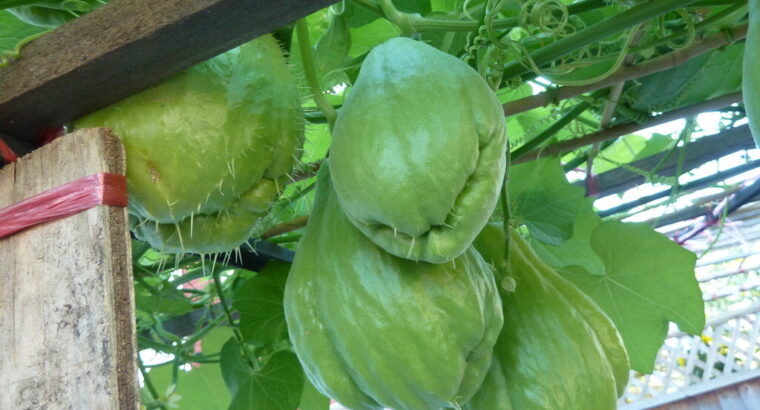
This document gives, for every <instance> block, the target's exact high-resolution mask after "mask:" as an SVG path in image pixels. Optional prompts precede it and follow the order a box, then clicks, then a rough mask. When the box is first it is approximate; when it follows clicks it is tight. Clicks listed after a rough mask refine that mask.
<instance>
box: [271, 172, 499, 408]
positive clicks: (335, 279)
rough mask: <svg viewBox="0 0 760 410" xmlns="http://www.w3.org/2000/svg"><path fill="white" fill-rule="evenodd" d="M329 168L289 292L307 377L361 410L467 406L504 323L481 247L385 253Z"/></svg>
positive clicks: (293, 335) (293, 332) (288, 307)
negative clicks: (435, 258) (430, 254)
mask: <svg viewBox="0 0 760 410" xmlns="http://www.w3.org/2000/svg"><path fill="white" fill-rule="evenodd" d="M326 167H327V165H323V167H322V169H320V170H319V174H318V177H317V178H318V181H317V188H316V197H315V199H314V208H313V212H312V214H311V217H310V218H309V223H308V225H307V227H306V231H305V233H304V235H303V237H302V239H301V242H300V243H299V245H298V249H297V251H296V257H295V260H294V261H293V266H292V267H291V270H290V274H289V276H288V281H287V283H286V286H285V300H284V305H285V317H286V319H287V324H288V334H289V335H290V339H291V341H292V343H293V347H294V350H295V351H296V353H297V355H298V358H299V360H300V361H301V364H302V365H303V367H304V370H305V372H306V375H307V376H308V378H309V380H311V382H312V383H313V384H314V386H316V387H317V389H319V390H320V391H321V392H322V393H323V394H325V395H327V396H329V397H332V398H334V399H336V400H338V401H339V402H340V403H342V404H343V405H345V406H347V407H348V408H351V409H382V408H383V407H390V408H393V409H397V410H404V409H408V410H425V409H431V410H432V409H436V410H437V409H441V408H460V406H461V405H462V404H464V402H466V401H467V399H469V398H470V396H472V395H473V394H474V393H475V391H476V390H477V389H478V387H479V386H480V384H481V382H482V381H483V378H484V377H485V375H486V373H487V371H488V368H489V366H490V364H491V355H492V350H493V345H494V342H495V341H496V338H497V336H498V334H499V331H500V330H501V326H502V311H501V301H500V299H499V296H498V291H497V288H496V283H495V282H494V278H493V273H492V271H491V268H490V266H489V265H488V264H487V263H485V261H484V260H483V258H481V256H480V255H479V254H478V252H477V251H476V250H475V249H474V248H472V247H469V248H468V249H467V250H466V251H465V252H464V253H463V254H462V255H461V256H459V257H458V258H456V259H454V260H453V261H452V262H448V263H442V264H431V263H427V262H415V261H410V260H408V259H404V258H399V257H396V256H393V255H391V254H389V253H387V252H385V251H384V250H383V249H382V248H380V247H378V246H377V245H375V244H374V243H373V242H372V241H370V240H369V239H367V237H366V236H364V235H363V234H362V233H361V232H359V231H358V230H357V229H356V228H355V227H354V226H353V224H351V222H350V221H349V220H348V219H347V218H346V216H345V214H344V213H343V211H342V210H341V207H340V205H339V204H338V199H337V197H336V195H335V192H334V190H333V188H332V186H331V183H330V178H329V171H328V170H327V169H325V168H326Z"/></svg>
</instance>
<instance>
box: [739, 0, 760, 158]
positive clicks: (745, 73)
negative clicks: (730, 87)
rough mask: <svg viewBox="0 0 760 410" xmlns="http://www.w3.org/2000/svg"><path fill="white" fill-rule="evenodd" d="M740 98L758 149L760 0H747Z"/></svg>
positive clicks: (759, 120) (759, 113)
mask: <svg viewBox="0 0 760 410" xmlns="http://www.w3.org/2000/svg"><path fill="white" fill-rule="evenodd" d="M742 98H743V100H744V109H745V110H746V112H747V119H748V120H749V128H750V131H752V137H753V138H754V139H755V145H757V146H758V147H760V0H749V28H748V31H747V40H746V42H745V43H744V60H743V62H742Z"/></svg>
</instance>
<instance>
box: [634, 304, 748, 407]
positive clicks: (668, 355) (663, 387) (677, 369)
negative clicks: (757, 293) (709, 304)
mask: <svg viewBox="0 0 760 410" xmlns="http://www.w3.org/2000/svg"><path fill="white" fill-rule="evenodd" d="M630 377H631V378H630V381H629V383H628V386H627V387H626V389H625V393H624V395H623V397H622V398H621V399H620V402H619V408H620V409H622V410H638V409H646V408H651V407H656V406H659V405H662V404H665V403H669V402H674V401H677V400H679V399H683V398H685V397H689V396H693V395H697V394H699V393H702V392H707V391H711V390H714V389H718V388H721V387H724V386H727V385H731V384H735V383H739V382H741V381H745V380H750V379H753V378H756V377H760V306H753V307H751V308H749V309H745V310H742V311H738V312H735V313H731V314H728V315H725V316H722V317H719V318H716V319H713V320H711V321H709V322H708V324H707V326H706V327H705V329H704V331H703V332H702V335H700V336H690V335H687V334H685V333H683V332H676V333H672V334H670V336H669V337H668V339H667V340H666V341H665V344H664V345H663V347H662V348H661V349H660V351H659V353H658V354H657V361H656V363H655V370H654V372H653V373H652V374H650V375H640V374H637V373H636V372H631V376H630Z"/></svg>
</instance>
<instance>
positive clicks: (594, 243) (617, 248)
mask: <svg viewBox="0 0 760 410" xmlns="http://www.w3.org/2000/svg"><path fill="white" fill-rule="evenodd" d="M591 247H592V248H593V250H594V252H596V254H597V255H599V257H600V258H601V260H602V261H603V262H604V274H603V275H601V276H600V275H590V274H588V272H585V271H583V269H580V268H569V269H565V270H562V271H561V272H560V273H561V274H562V275H563V276H564V277H565V278H567V279H569V280H570V281H572V282H573V283H575V284H576V285H577V286H578V287H579V288H580V289H581V290H583V291H584V292H585V293H586V294H587V295H589V296H590V297H591V298H592V299H593V300H594V301H595V302H596V303H597V304H598V305H599V306H600V307H601V308H602V310H604V311H605V313H607V315H609V316H610V318H611V319H612V321H613V322H614V323H615V326H616V327H617V328H618V330H619V331H620V335H621V336H622V337H623V341H624V343H625V346H626V349H627V350H628V354H629V356H630V359H631V367H632V368H633V369H635V370H638V371H640V372H644V373H650V372H651V371H652V370H653V368H654V360H655V358H656V356H657V351H658V350H659V349H660V347H661V346H662V343H663V342H664V340H665V337H666V336H667V333H668V321H672V322H675V323H676V324H677V325H678V327H679V328H680V329H681V330H682V331H684V332H686V333H689V334H693V335H696V334H699V333H700V332H701V331H702V329H703V328H704V326H705V315H704V302H703V301H702V292H701V291H700V289H699V284H698V283H697V280H696V278H695V277H694V267H695V264H696V256H695V255H694V254H693V253H692V252H689V251H688V250H686V249H684V248H682V247H681V246H679V245H677V244H676V243H674V242H673V241H671V240H670V239H668V238H667V237H665V236H664V235H662V234H660V233H658V232H656V231H655V230H654V229H652V228H651V227H649V226H648V225H645V224H629V223H622V222H617V221H609V222H603V223H601V224H600V225H599V226H597V227H596V228H595V229H594V230H593V232H592V234H591Z"/></svg>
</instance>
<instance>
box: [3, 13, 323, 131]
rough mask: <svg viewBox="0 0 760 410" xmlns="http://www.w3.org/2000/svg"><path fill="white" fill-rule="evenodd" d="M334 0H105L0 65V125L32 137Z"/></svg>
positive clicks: (5, 128) (4, 129)
mask: <svg viewBox="0 0 760 410" xmlns="http://www.w3.org/2000/svg"><path fill="white" fill-rule="evenodd" d="M336 1H337V0H281V1H264V0H194V1H186V0H161V1H155V0H113V1H111V2H110V3H108V4H107V5H105V6H103V7H101V8H99V9H98V10H95V11H94V12H92V13H90V14H87V15H85V16H83V17H81V18H78V19H75V20H73V21H71V22H69V23H67V24H66V25H64V26H62V27H60V28H58V29H56V30H55V31H53V32H52V33H49V34H47V35H44V36H42V37H41V38H39V39H37V40H35V41H33V42H31V43H30V44H29V45H27V46H26V47H25V48H24V50H23V57H22V58H21V59H20V60H18V61H16V62H14V63H12V64H11V65H10V66H9V67H6V68H4V69H0V131H2V132H5V133H7V134H10V135H14V136H16V137H19V138H24V139H29V140H31V139H34V138H35V137H36V136H37V135H38V134H39V132H40V130H42V129H44V128H45V127H50V126H60V125H62V124H64V123H66V122H68V121H71V120H74V119H76V118H78V117H80V116H82V115H84V114H87V113H89V112H92V111H94V110H97V109H99V108H102V107H105V106H107V105H109V104H111V103H113V102H116V101H119V100H121V99H123V98H125V97H127V96H129V95H132V94H134V93H136V92H138V91H141V90H143V89H145V88H147V87H149V86H151V85H154V84H156V83H158V82H160V81H161V80H162V79H165V78H167V77H168V76H170V75H172V74H174V73H176V72H178V71H181V70H183V69H186V68H188V67H191V66H192V65H194V64H197V63H199V62H201V61H204V60H206V59H208V58H211V57H213V56H215V55H217V54H219V53H221V52H223V51H226V50H229V49H230V48H233V47H235V46H237V45H240V44H242V43H244V42H246V41H248V40H251V39H253V38H255V37H258V36H260V35H262V34H264V33H267V32H269V31H272V30H274V29H276V28H278V27H281V26H284V25H287V24H289V23H292V22H293V21H295V20H297V19H298V18H300V17H303V16H305V15H307V14H309V13H311V12H313V11H316V10H318V9H320V8H323V7H325V6H327V5H330V4H332V3H335V2H336Z"/></svg>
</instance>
